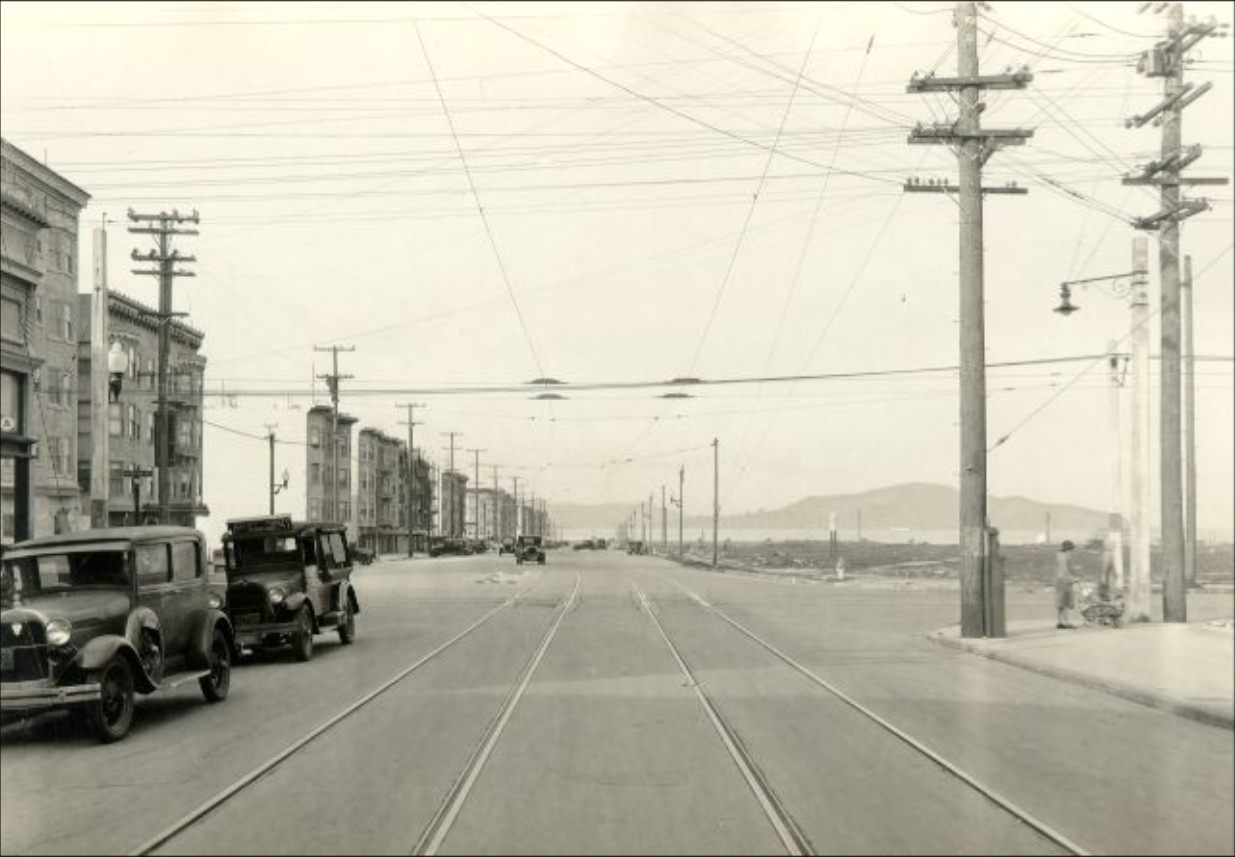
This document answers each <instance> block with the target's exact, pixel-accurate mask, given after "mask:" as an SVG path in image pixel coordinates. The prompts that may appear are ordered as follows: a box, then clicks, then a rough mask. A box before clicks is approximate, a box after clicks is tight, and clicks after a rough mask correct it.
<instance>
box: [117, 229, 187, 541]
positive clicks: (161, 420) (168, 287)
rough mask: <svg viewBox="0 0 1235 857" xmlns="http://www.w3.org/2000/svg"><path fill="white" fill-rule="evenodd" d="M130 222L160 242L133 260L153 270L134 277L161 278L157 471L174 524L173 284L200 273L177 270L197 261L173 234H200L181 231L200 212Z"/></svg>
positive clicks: (165, 517)
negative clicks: (183, 251)
mask: <svg viewBox="0 0 1235 857" xmlns="http://www.w3.org/2000/svg"><path fill="white" fill-rule="evenodd" d="M128 216H129V220H130V221H132V222H134V223H139V224H147V225H144V226H130V227H129V232H132V233H134V234H138V235H153V236H154V237H155V238H156V239H157V240H158V242H159V248H158V250H151V251H149V252H147V253H144V254H143V253H138V252H137V250H133V251H132V253H131V254H130V255H131V258H132V259H133V261H135V262H149V263H152V264H154V265H155V267H154V268H146V269H137V268H134V269H133V273H134V274H140V275H142V276H147V277H158V278H159V311H158V314H157V318H158V320H159V367H158V375H159V382H158V383H159V393H158V417H157V419H158V427H159V429H158V439H157V442H156V445H155V450H154V452H155V468H156V471H157V473H158V492H159V523H161V524H169V523H171V484H172V483H171V437H170V435H171V413H170V412H169V410H168V402H167V363H168V358H169V357H170V352H171V336H170V334H171V330H170V327H169V325H170V324H171V321H172V319H173V318H174V317H176V316H177V315H184V313H174V312H172V281H173V280H174V279H175V278H176V277H195V276H197V274H195V273H193V272H192V271H186V270H183V269H181V268H177V267H176V266H177V264H179V263H183V262H196V261H197V258H196V257H194V256H181V255H180V253H179V251H177V250H173V249H171V239H172V236H173V235H197V234H198V232H197V230H196V229H181V228H179V227H180V224H182V223H193V224H196V223H199V222H200V219H199V218H198V215H197V211H196V210H195V211H194V212H193V213H192V214H181V213H180V212H178V211H176V210H175V209H172V210H171V212H166V211H163V212H160V213H158V214H138V213H137V212H136V211H134V210H133V209H131V208H130V209H129V211H128Z"/></svg>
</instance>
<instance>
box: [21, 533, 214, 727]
mask: <svg viewBox="0 0 1235 857" xmlns="http://www.w3.org/2000/svg"><path fill="white" fill-rule="evenodd" d="M209 560H210V554H209V551H208V550H207V547H206V538H205V536H203V535H202V534H201V533H200V532H198V531H197V530H194V529H191V528H188V527H165V526H151V527H115V528H108V529H97V530H83V531H81V532H77V533H67V534H63V535H57V536H45V537H42V538H38V539H32V540H30V541H26V542H21V543H19V544H16V545H12V546H10V547H9V548H8V549H6V551H5V553H4V557H3V569H2V573H3V579H4V586H3V597H4V600H3V613H2V614H0V714H3V717H4V718H5V719H6V720H10V719H14V718H16V717H20V716H23V715H26V714H28V713H31V712H34V711H37V710H39V709H49V708H61V707H69V706H71V707H72V708H73V709H74V710H76V711H77V712H78V713H79V714H80V715H82V716H83V718H84V720H85V721H86V723H87V724H88V725H89V726H90V727H91V729H92V730H93V731H94V732H95V734H97V735H98V737H99V739H100V740H101V741H104V742H111V741H118V740H120V739H121V738H123V737H124V736H125V735H127V734H128V732H129V729H130V727H131V726H132V723H133V711H134V704H133V698H134V694H135V693H141V694H150V693H155V692H156V691H160V690H168V689H170V688H173V687H177V686H179V685H182V684H184V683H186V682H190V681H194V680H196V681H197V682H198V684H199V685H200V687H201V691H202V695H203V696H205V697H206V699H207V701H209V702H219V701H220V700H222V699H225V698H226V697H227V690H228V686H229V684H230V681H231V664H232V658H233V655H234V654H235V645H234V640H233V633H232V625H231V622H230V621H229V620H228V618H227V616H226V615H225V614H224V613H223V611H222V610H221V609H220V608H221V607H222V601H221V599H220V598H219V596H218V595H217V594H215V593H213V592H211V590H210V588H209V584H208V574H207V564H208V563H209Z"/></svg>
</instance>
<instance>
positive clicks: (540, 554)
mask: <svg viewBox="0 0 1235 857" xmlns="http://www.w3.org/2000/svg"><path fill="white" fill-rule="evenodd" d="M525 562H536V563H540V564H541V565H544V564H545V549H544V548H543V547H542V546H541V537H540V536H519V540H518V543H517V544H516V545H515V564H516V565H523V563H525Z"/></svg>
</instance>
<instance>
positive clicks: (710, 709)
mask: <svg viewBox="0 0 1235 857" xmlns="http://www.w3.org/2000/svg"><path fill="white" fill-rule="evenodd" d="M631 587H632V588H633V589H634V590H635V595H636V597H638V599H639V602H640V603H641V604H642V605H643V610H644V612H645V613H647V615H648V617H649V618H650V619H651V620H652V624H654V625H655V626H656V630H657V631H659V632H660V637H661V639H662V640H664V641H665V645H666V646H668V647H669V651H670V652H672V653H673V659H674V660H676V661H677V662H678V667H679V668H680V669H681V670H682V674H683V675H684V676H686V681H687V683H688V684H689V686H690V688H691V690H693V691H694V692H695V699H697V700H699V704H700V705H701V706H703V710H704V711H705V712H706V713H707V715H708V719H709V720H711V721H712V725H713V726H714V727H716V731H717V732H718V733H719V734H720V737H721V740H722V741H724V743H725V749H726V750H728V751H729V755H730V756H731V757H732V758H733V761H734V764H736V765H737V766H738V770H739V771H741V772H742V778H743V779H744V780H746V785H747V786H748V787H749V788H750V790H751V792H752V793H753V794H754V796H755V800H757V801H758V802H759V808H760V809H762V810H763V814H764V815H765V816H767V819H768V822H769V823H770V824H771V825H772V829H773V830H775V831H776V835H777V837H779V838H780V841H781V844H782V845H783V846H784V847H785V852H786V853H788V854H793V855H795V857H797V855H806V854H814V853H815V852H814V850H813V849H812V847H811V844H810V841H809V840H808V839H807V838H806V834H805V833H803V832H802V829H801V828H800V827H798V825H797V823H796V822H795V821H794V820H793V817H792V816H790V815H789V811H788V810H787V809H785V806H784V804H783V803H782V802H781V800H780V798H779V797H777V795H776V792H774V791H773V790H772V787H771V786H770V785H769V784H768V782H767V780H766V779H765V778H764V777H763V774H762V773H761V772H760V770H759V768H758V766H757V765H755V762H754V760H753V759H752V758H751V757H750V754H749V753H748V752H747V751H746V748H745V746H744V745H743V744H742V742H741V740H740V739H739V738H738V735H737V733H736V732H735V731H734V730H733V727H731V726H730V725H729V724H728V723H727V722H725V720H724V718H722V717H721V715H720V712H719V711H718V710H717V709H716V706H715V705H714V704H713V703H712V700H711V699H710V698H709V697H708V695H707V694H706V693H705V692H704V690H703V688H702V687H701V686H700V685H699V681H698V680H697V679H696V678H695V675H694V673H692V672H691V669H690V667H689V666H688V665H687V663H686V660H685V659H684V658H683V657H682V653H681V652H679V651H678V647H677V646H675V645H674V644H673V640H671V639H670V638H669V635H668V634H667V633H666V632H665V628H664V626H663V625H661V624H660V620H659V619H657V618H656V614H655V613H653V612H652V607H651V605H650V604H648V600H647V597H646V596H645V595H644V594H643V592H642V591H641V590H640V589H639V587H638V586H636V585H635V584H634V583H633V582H632V583H631Z"/></svg>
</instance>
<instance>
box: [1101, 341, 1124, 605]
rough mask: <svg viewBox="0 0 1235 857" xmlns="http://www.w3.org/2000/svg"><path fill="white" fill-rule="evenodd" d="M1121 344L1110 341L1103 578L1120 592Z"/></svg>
mask: <svg viewBox="0 0 1235 857" xmlns="http://www.w3.org/2000/svg"><path fill="white" fill-rule="evenodd" d="M1117 346H1118V343H1117V342H1115V341H1114V340H1112V341H1111V342H1110V343H1108V344H1107V365H1108V367H1109V368H1110V380H1111V395H1110V415H1111V438H1112V443H1111V511H1110V517H1109V519H1108V524H1107V539H1106V556H1105V557H1103V569H1102V576H1103V579H1104V580H1105V581H1106V582H1107V583H1108V584H1109V583H1110V582H1111V581H1112V580H1113V581H1114V586H1115V589H1116V591H1122V590H1123V588H1124V546H1123V529H1124V525H1123V515H1122V514H1121V512H1120V508H1121V498H1122V497H1123V443H1122V442H1121V438H1122V436H1123V435H1122V434H1121V433H1120V431H1119V389H1120V387H1122V386H1123V371H1122V368H1121V365H1122V364H1123V363H1124V359H1123V356H1122V355H1121V354H1120V353H1119V352H1118V351H1117V350H1116V348H1117Z"/></svg>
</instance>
